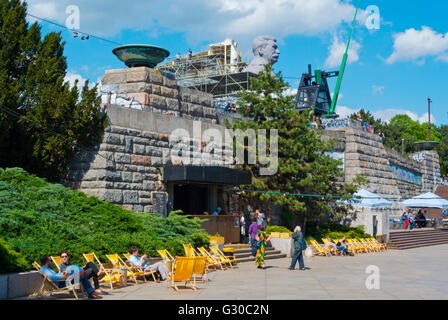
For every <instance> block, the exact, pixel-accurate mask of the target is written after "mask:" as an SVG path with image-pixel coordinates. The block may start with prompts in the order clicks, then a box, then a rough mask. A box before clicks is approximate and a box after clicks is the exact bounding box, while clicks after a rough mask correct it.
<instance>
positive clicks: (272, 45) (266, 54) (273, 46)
mask: <svg viewBox="0 0 448 320" xmlns="http://www.w3.org/2000/svg"><path fill="white" fill-rule="evenodd" d="M279 55H280V50H278V46H277V43H276V42H275V41H273V40H267V41H266V45H265V46H264V48H262V49H261V50H260V56H262V57H263V58H264V59H266V60H267V61H268V62H270V63H271V64H274V63H276V62H277V61H278V57H279Z"/></svg>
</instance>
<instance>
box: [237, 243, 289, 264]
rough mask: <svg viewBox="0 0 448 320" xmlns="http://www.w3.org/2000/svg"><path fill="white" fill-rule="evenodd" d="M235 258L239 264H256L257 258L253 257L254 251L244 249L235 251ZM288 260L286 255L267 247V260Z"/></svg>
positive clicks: (265, 257)
mask: <svg viewBox="0 0 448 320" xmlns="http://www.w3.org/2000/svg"><path fill="white" fill-rule="evenodd" d="M234 255H235V257H236V258H237V259H238V262H254V261H255V257H253V256H252V249H251V248H250V247H249V248H243V249H235V252H234ZM281 258H286V254H284V253H282V252H281V251H280V250H275V248H273V247H267V248H266V250H265V256H264V259H265V260H270V259H281Z"/></svg>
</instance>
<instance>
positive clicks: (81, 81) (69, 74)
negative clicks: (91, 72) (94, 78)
mask: <svg viewBox="0 0 448 320" xmlns="http://www.w3.org/2000/svg"><path fill="white" fill-rule="evenodd" d="M76 80H78V90H79V91H81V90H82V88H83V87H84V83H85V82H86V80H87V79H85V78H83V77H82V76H81V75H80V74H77V73H74V72H71V71H68V72H67V74H66V75H65V78H64V82H68V83H69V84H70V87H73V86H74V85H75V81H76ZM94 86H95V83H92V82H89V88H93V87H94Z"/></svg>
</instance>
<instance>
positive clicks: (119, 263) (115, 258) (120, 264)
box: [106, 253, 147, 284]
mask: <svg viewBox="0 0 448 320" xmlns="http://www.w3.org/2000/svg"><path fill="white" fill-rule="evenodd" d="M106 257H107V259H109V261H110V262H111V263H112V265H113V266H114V267H115V268H116V269H125V270H126V274H127V278H128V281H132V280H133V281H134V282H135V284H138V281H137V277H143V275H144V274H145V272H144V271H141V268H138V269H140V270H138V269H137V267H130V266H128V265H127V264H126V263H125V262H124V261H123V259H121V258H120V256H119V255H118V254H116V253H114V254H106ZM143 281H144V282H147V280H146V278H145V277H143Z"/></svg>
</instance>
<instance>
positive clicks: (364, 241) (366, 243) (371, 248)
mask: <svg viewBox="0 0 448 320" xmlns="http://www.w3.org/2000/svg"><path fill="white" fill-rule="evenodd" d="M359 241H360V242H361V244H362V245H363V246H365V247H366V248H367V249H368V250H369V252H378V251H379V248H378V247H376V246H374V245H372V244H371V243H370V241H368V240H367V239H364V238H359Z"/></svg>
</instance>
